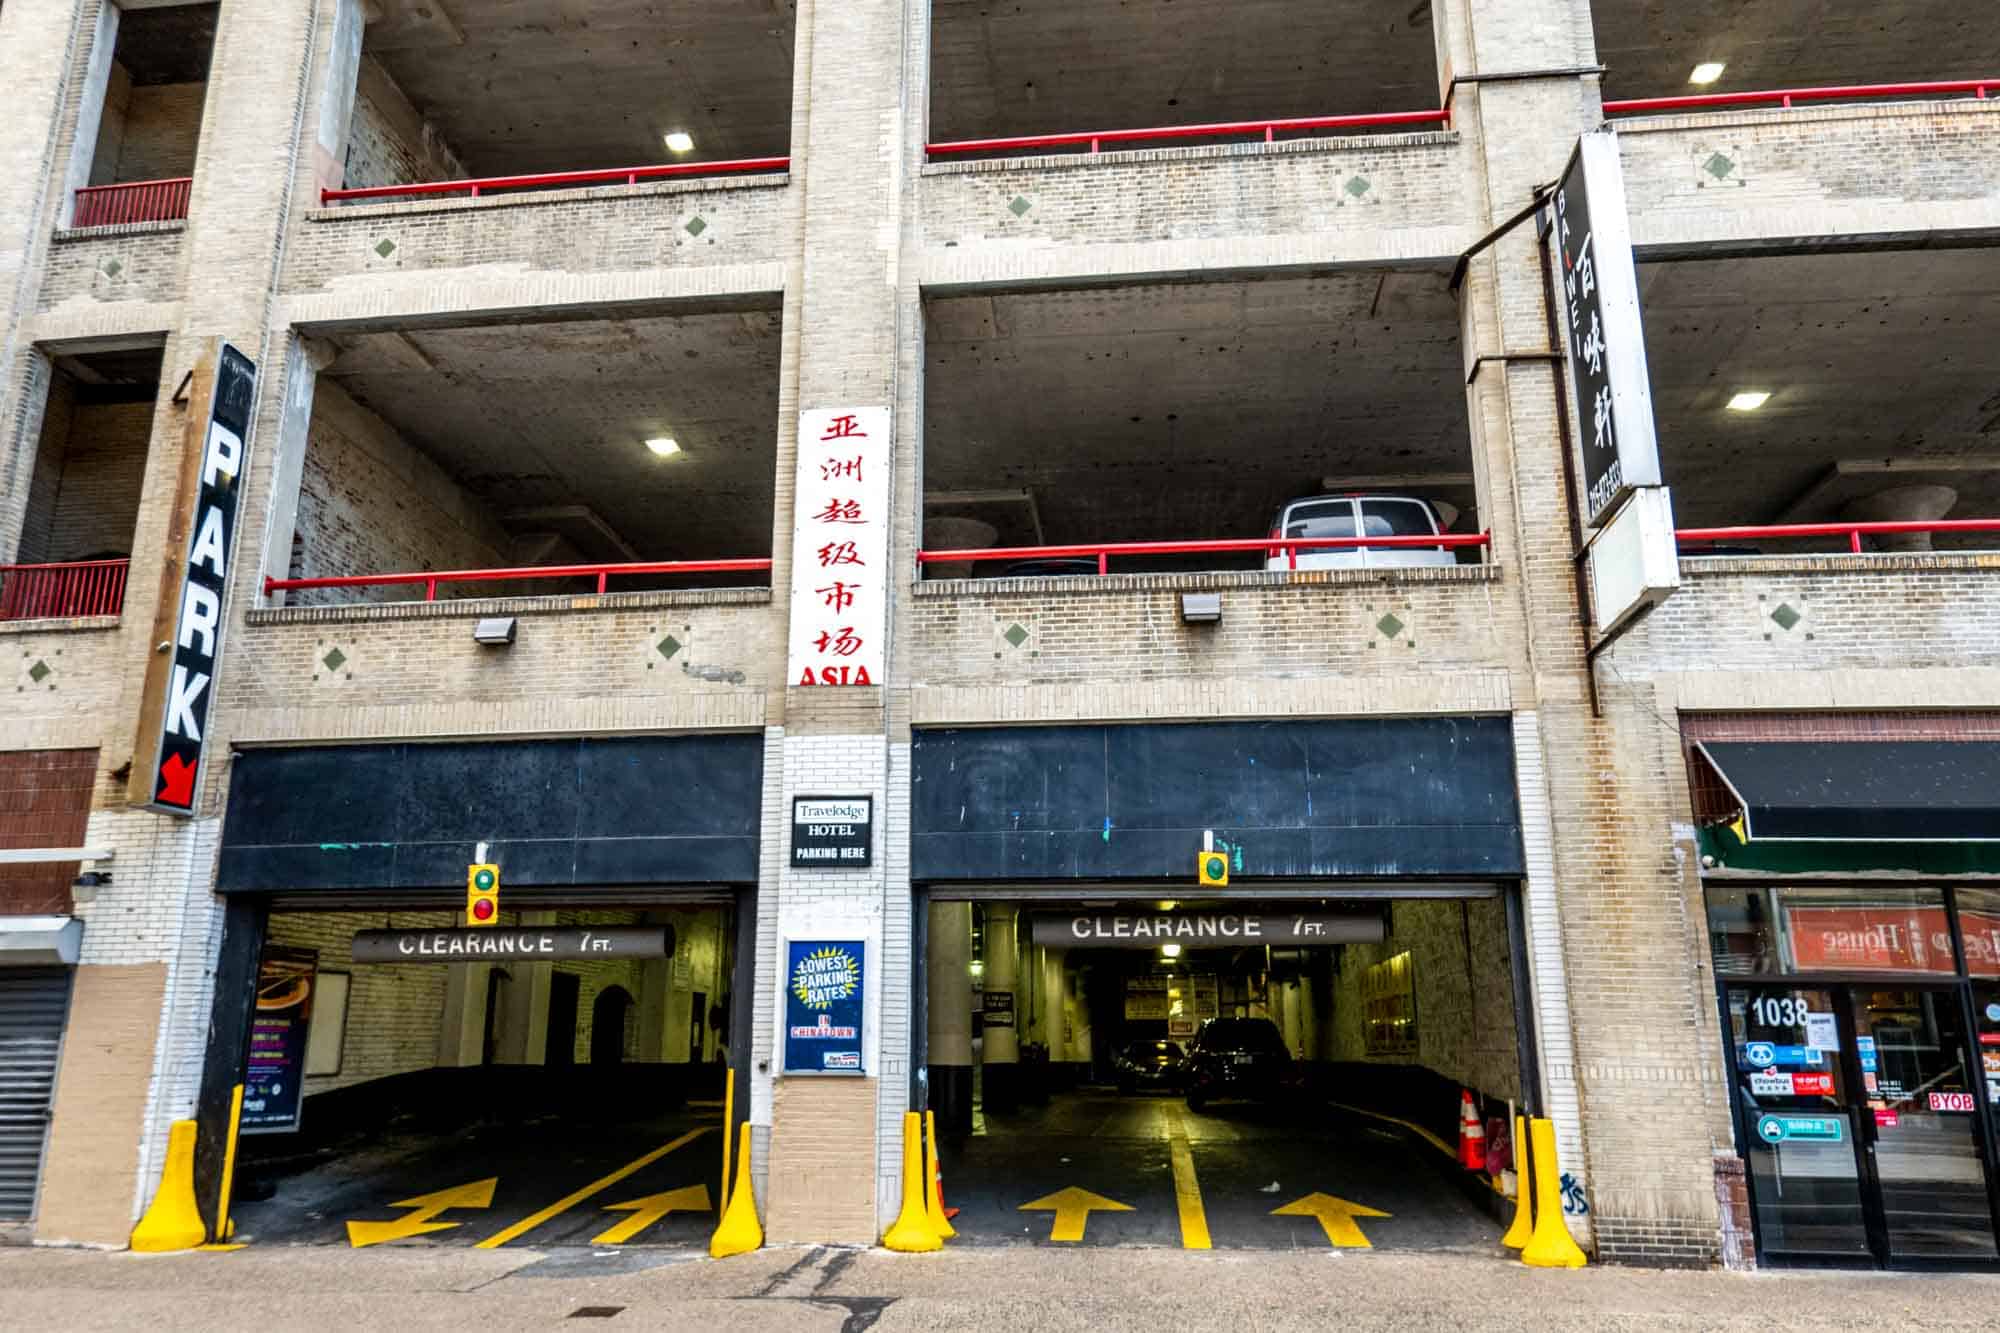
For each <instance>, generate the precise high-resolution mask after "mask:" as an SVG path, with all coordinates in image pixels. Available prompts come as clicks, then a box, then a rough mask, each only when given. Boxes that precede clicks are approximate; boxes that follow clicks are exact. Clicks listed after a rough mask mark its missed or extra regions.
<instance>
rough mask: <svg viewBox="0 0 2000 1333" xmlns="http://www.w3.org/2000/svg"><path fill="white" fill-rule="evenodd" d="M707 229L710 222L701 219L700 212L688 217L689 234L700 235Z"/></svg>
mask: <svg viewBox="0 0 2000 1333" xmlns="http://www.w3.org/2000/svg"><path fill="white" fill-rule="evenodd" d="M707 230H708V224H707V223H706V222H703V221H702V220H701V216H700V214H696V215H695V216H694V217H691V218H689V219H688V224H687V234H688V235H690V236H699V235H701V234H702V233H703V232H705V231H707Z"/></svg>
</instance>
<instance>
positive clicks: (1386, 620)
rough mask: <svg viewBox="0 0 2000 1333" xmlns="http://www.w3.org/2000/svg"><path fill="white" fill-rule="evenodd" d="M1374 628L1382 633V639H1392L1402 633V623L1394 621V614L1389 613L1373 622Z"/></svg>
mask: <svg viewBox="0 0 2000 1333" xmlns="http://www.w3.org/2000/svg"><path fill="white" fill-rule="evenodd" d="M1375 628H1376V629H1379V630H1381V631H1382V637H1383V638H1385V639H1393V638H1395V637H1396V636H1397V635H1398V634H1401V633H1402V632H1403V622H1402V621H1400V620H1398V619H1396V613H1395V612H1394V611H1391V612H1390V613H1389V614H1388V615H1386V616H1383V617H1382V618H1381V619H1380V620H1378V621H1376V622H1375Z"/></svg>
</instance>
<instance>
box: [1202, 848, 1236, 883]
mask: <svg viewBox="0 0 2000 1333" xmlns="http://www.w3.org/2000/svg"><path fill="white" fill-rule="evenodd" d="M1194 878H1195V882H1196V883H1197V884H1200V885H1202V886H1203V887H1204V888H1219V887H1220V886H1222V885H1224V884H1227V883H1228V882H1229V857H1228V856H1227V855H1226V854H1225V853H1222V852H1203V853H1202V854H1201V855H1199V856H1197V857H1195V859H1194Z"/></svg>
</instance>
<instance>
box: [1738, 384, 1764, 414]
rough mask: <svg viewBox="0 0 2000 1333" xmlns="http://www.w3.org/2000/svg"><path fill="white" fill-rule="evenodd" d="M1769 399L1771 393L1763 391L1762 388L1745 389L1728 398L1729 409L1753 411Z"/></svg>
mask: <svg viewBox="0 0 2000 1333" xmlns="http://www.w3.org/2000/svg"><path fill="white" fill-rule="evenodd" d="M1770 401H1771V395H1770V394H1768V393H1765V392H1764V391H1763V390H1762V389H1745V390H1744V391H1743V392H1742V393H1739V394H1737V395H1736V396H1735V397H1734V398H1731V399H1730V400H1729V410H1730V411H1732V412H1755V411H1756V410H1757V409H1758V408H1760V407H1762V406H1763V405H1764V404H1766V403H1768V402H1770Z"/></svg>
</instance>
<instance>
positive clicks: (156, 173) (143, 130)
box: [90, 63, 208, 185]
mask: <svg viewBox="0 0 2000 1333" xmlns="http://www.w3.org/2000/svg"><path fill="white" fill-rule="evenodd" d="M207 100H208V85H207V84H206V83H156V84H146V85H143V86H140V87H136V88H135V87H133V86H132V78H131V75H129V74H127V73H126V71H125V67H124V66H123V65H121V64H115V63H114V64H113V65H112V66H111V78H110V80H109V81H108V82H107V84H106V86H105V90H104V111H103V116H102V119H100V120H99V122H98V130H97V147H96V149H95V151H94V152H93V153H92V155H91V159H90V183H91V184H92V185H108V184H110V183H112V182H114V181H153V180H170V179H174V178H177V177H181V176H192V175H193V174H194V159H195V153H196V151H197V149H198V148H199V146H200V142H201V113H202V107H203V104H204V103H205V102H206V101H207Z"/></svg>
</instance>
